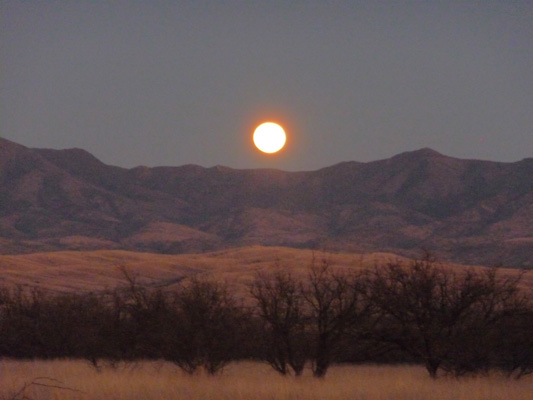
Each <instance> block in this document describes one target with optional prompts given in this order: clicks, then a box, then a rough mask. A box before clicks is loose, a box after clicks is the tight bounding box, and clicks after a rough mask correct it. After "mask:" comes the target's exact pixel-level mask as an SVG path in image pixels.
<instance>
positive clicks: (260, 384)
mask: <svg viewBox="0 0 533 400" xmlns="http://www.w3.org/2000/svg"><path fill="white" fill-rule="evenodd" d="M39 377H46V378H53V380H50V379H48V380H47V379H42V378H41V379H36V378H39ZM0 380H1V381H0V399H2V400H6V399H12V398H13V395H14V394H15V393H16V392H17V391H18V390H20V388H22V387H23V386H24V385H25V384H28V383H30V382H32V381H33V382H36V383H43V384H45V386H40V385H29V386H27V388H26V390H25V391H24V392H23V393H19V397H18V399H22V398H23V396H25V398H26V399H33V400H48V399H54V400H67V399H74V400H77V399H80V400H81V399H91V400H110V399H113V400H126V399H128V400H141V399H142V400H152V399H154V400H155V399H165V400H171V399H172V400H181V399H184V400H185V399H187V400H200V399H202V400H211V399H212V400H214V399H217V400H272V399H276V400H341V399H342V400H344V399H350V400H359V399H360V400H363V399H364V400H378V399H379V400H385V399H395V400H407V399H409V400H427V399H432V400H444V399H454V400H488V399H490V400H499V399H501V400H510V399H513V400H530V399H531V398H532V394H533V377H526V378H524V379H522V380H519V381H516V380H513V379H507V378H504V377H502V376H499V375H492V376H488V377H476V378H463V379H452V378H440V379H437V380H432V379H431V378H429V377H428V376H427V373H426V371H425V370H424V369H423V368H422V367H418V366H335V367H333V368H332V369H331V370H330V371H329V372H328V375H327V376H326V377H325V378H324V379H315V378H312V377H311V376H306V375H304V376H303V377H301V378H292V377H282V376H279V375H278V374H276V373H275V372H274V371H272V370H271V369H270V368H269V367H268V366H266V365H263V364H258V363H249V362H242V363H235V364H232V365H230V366H229V367H227V369H226V370H225V371H224V373H223V374H221V375H219V376H215V377H207V376H203V375H197V376H187V375H184V374H183V373H181V372H180V370H178V369H177V368H176V367H175V366H173V365H172V364H168V363H163V362H142V363H137V364H130V365H123V366H119V367H118V368H115V369H111V368H105V369H104V370H103V371H101V372H98V371H96V370H95V369H94V368H92V367H91V366H89V365H88V364H87V363H84V362H83V361H79V360H56V361H13V360H3V361H1V362H0ZM54 386H59V387H54Z"/></svg>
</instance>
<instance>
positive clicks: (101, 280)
mask: <svg viewBox="0 0 533 400" xmlns="http://www.w3.org/2000/svg"><path fill="white" fill-rule="evenodd" d="M313 257H315V259H316V261H317V262H320V261H321V260H322V259H323V258H324V257H326V258H327V259H328V260H329V262H330V263H331V264H332V265H335V266H339V267H341V268H345V269H352V268H355V269H357V268H367V267H373V266H375V265H380V264H383V263H386V262H388V261H394V260H399V259H401V258H400V257H399V256H396V255H393V254H389V253H372V254H365V255H361V254H354V253H327V254H326V253H321V252H313V251H311V250H301V249H293V248H286V247H263V246H251V247H242V248H235V249H229V250H223V251H217V252H212V253H204V254H178V255H165V254H153V253H136V252H130V251H123V250H97V251H62V252H50V253H33V254H21V255H0V285H1V286H12V285H23V286H26V287H28V286H29V287H31V286H37V287H40V288H43V289H47V290H53V291H66V292H69V291H99V290H102V289H106V288H114V287H116V286H117V285H122V284H124V282H125V281H124V277H123V275H122V273H121V271H120V267H125V268H126V270H127V271H128V272H129V273H130V274H131V275H134V276H137V277H138V278H137V279H138V281H139V283H142V284H149V285H154V286H158V285H160V286H172V284H173V283H175V282H176V281H177V280H179V279H180V278H182V277H184V276H190V275H191V274H197V273H200V274H208V275H210V276H212V277H213V278H214V279H217V280H223V281H227V282H228V283H230V284H232V285H236V289H239V290H243V289H244V288H245V287H246V284H247V283H248V282H250V280H252V279H253V277H254V276H255V274H256V273H257V272H258V271H265V270H269V269H273V268H284V269H290V270H291V272H293V273H294V274H295V275H298V274H302V273H304V271H305V268H306V267H307V266H309V265H310V264H311V262H312V259H313ZM514 272H515V271H514V270H504V273H514ZM531 275H532V274H528V275H526V277H525V279H524V283H525V284H526V285H527V286H530V287H533V276H531Z"/></svg>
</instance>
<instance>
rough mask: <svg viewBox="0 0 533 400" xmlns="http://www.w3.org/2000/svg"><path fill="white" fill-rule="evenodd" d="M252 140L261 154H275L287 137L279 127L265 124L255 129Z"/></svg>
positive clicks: (272, 123)
mask: <svg viewBox="0 0 533 400" xmlns="http://www.w3.org/2000/svg"><path fill="white" fill-rule="evenodd" d="M253 139H254V143H255V146H256V147H257V148H258V149H259V150H261V151H262V152H263V153H276V152H278V151H280V150H281V149H282V148H283V146H285V142H286V141H287V136H286V135H285V131H284V130H283V128H282V127H281V126H280V125H278V124H276V123H274V122H265V123H263V124H261V125H259V126H258V127H257V128H256V129H255V132H254V137H253Z"/></svg>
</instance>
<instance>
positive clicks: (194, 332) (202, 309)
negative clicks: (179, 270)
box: [164, 277, 244, 375]
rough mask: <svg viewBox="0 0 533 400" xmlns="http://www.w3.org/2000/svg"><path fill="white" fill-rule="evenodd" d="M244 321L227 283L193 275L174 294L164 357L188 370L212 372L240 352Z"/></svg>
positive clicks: (188, 371)
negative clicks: (170, 330) (200, 368)
mask: <svg viewBox="0 0 533 400" xmlns="http://www.w3.org/2000/svg"><path fill="white" fill-rule="evenodd" d="M243 321H244V313H243V311H242V309H241V307H239V306H238V304H237V302H236V300H235V299H234V298H233V297H232V296H231V295H230V293H229V290H228V288H227V286H226V285H224V284H221V283H217V282H213V281H209V280H206V279H200V278H196V277H193V278H192V279H191V280H190V281H189V282H187V285H182V287H181V288H180V290H179V291H178V292H177V293H176V294H175V299H174V310H173V312H172V313H171V314H169V319H168V322H169V323H170V324H171V326H172V327H173V329H172V335H170V336H168V337H167V340H168V342H167V343H166V344H165V353H164V357H165V358H166V359H167V360H170V361H172V362H174V363H175V364H177V365H178V366H179V367H180V368H182V369H183V370H184V371H186V372H187V373H190V374H192V373H194V372H195V371H197V370H198V368H199V367H203V368H204V369H205V371H206V372H207V373H208V374H211V375H212V374H215V373H217V372H218V371H219V370H220V369H222V368H223V367H224V366H225V365H227V364H228V363H229V362H230V361H231V360H233V359H235V355H236V354H239V346H240V344H241V343H240V342H241V332H242V331H243V329H242V325H243V323H244V322H243Z"/></svg>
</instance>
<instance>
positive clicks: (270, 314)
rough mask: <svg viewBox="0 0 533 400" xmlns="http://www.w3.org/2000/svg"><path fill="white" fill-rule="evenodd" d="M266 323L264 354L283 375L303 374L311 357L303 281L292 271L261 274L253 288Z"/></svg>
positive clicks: (257, 305)
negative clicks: (301, 288)
mask: <svg viewBox="0 0 533 400" xmlns="http://www.w3.org/2000/svg"><path fill="white" fill-rule="evenodd" d="M250 293H251V295H252V297H253V299H254V300H255V304H256V313H257V315H258V316H259V318H260V319H261V320H262V322H263V328H264V329H263V335H262V339H263V341H262V343H263V357H264V358H265V360H266V361H267V362H268V363H269V364H270V365H271V366H272V368H274V369H275V370H276V371H278V372H279V373H280V374H282V375H286V374H288V373H290V370H291V369H292V372H293V373H294V375H296V376H300V375H301V374H302V371H303V369H304V366H305V362H306V360H307V357H308V356H309V337H308V331H307V326H306V325H307V321H306V316H305V315H304V310H303V301H304V299H303V296H302V294H301V290H300V283H299V282H298V281H297V280H295V279H294V278H293V276H292V275H291V274H290V273H287V272H277V273H275V274H273V275H265V274H259V275H257V276H256V278H255V281H254V282H253V283H252V285H251V287H250Z"/></svg>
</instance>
